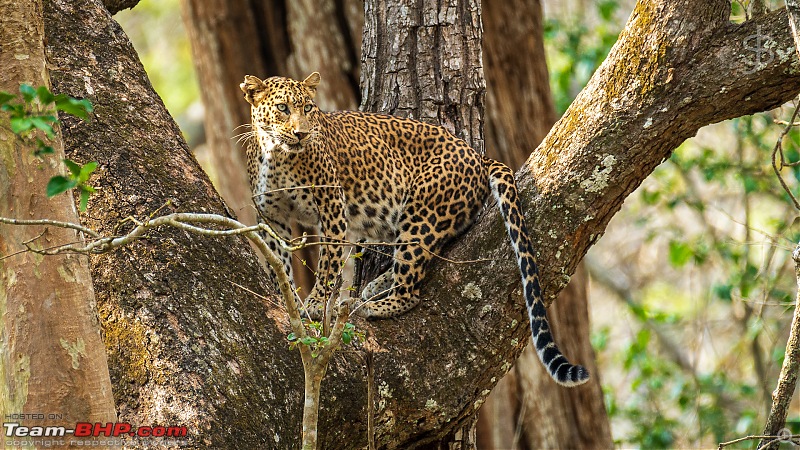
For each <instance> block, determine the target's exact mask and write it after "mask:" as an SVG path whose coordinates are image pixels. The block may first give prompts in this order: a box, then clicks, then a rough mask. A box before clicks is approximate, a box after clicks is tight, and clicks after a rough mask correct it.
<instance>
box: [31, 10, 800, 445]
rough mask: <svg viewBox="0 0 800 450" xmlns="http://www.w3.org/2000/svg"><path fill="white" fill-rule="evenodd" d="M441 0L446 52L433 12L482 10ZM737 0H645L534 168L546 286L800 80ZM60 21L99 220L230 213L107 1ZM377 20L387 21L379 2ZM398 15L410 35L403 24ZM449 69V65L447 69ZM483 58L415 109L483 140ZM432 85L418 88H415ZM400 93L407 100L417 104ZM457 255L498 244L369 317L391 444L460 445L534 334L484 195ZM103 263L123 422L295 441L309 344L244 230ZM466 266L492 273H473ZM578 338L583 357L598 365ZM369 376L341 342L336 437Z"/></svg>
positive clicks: (779, 39)
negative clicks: (294, 330) (391, 316)
mask: <svg viewBox="0 0 800 450" xmlns="http://www.w3.org/2000/svg"><path fill="white" fill-rule="evenodd" d="M366 6H367V8H370V7H371V4H367V5H366ZM442 8H443V9H442V11H441V13H440V14H438V15H436V14H427V15H426V14H421V13H419V14H418V13H416V12H415V11H419V10H414V9H409V10H407V11H409V13H411V15H414V16H422V17H423V18H424V19H425V22H424V23H425V25H426V26H421V27H416V28H414V30H415V33H413V36H414V37H413V38H412V37H411V36H409V39H408V40H406V41H403V43H404V44H406V45H410V44H412V43H414V42H420V43H422V42H425V43H428V41H427V40H424V39H422V38H426V37H428V36H429V35H431V34H433V36H434V41H433V42H434V43H436V44H439V45H438V47H436V46H433V45H429V46H427V47H424V48H421V49H420V52H422V51H423V50H426V49H427V51H428V53H430V49H434V48H435V49H436V51H435V53H449V51H448V50H447V49H452V48H453V46H454V45H456V43H451V42H445V39H444V38H445V37H446V36H444V33H442V34H440V35H438V36H439V41H436V36H437V34H436V30H437V28H438V27H436V26H430V27H429V26H427V24H430V23H438V22H441V23H450V22H449V21H450V19H451V17H453V16H457V15H458V14H461V15H462V16H463V15H466V14H470V15H473V16H474V15H475V14H476V11H477V8H476V6H475V5H474V4H467V5H460V6H458V7H450V5H449V4H447V5H443V6H442ZM728 9H729V4H728V2H723V1H713V2H702V3H700V2H691V1H688V0H684V1H677V2H675V1H673V2H659V1H653V2H644V1H643V2H640V3H639V4H638V5H637V7H636V9H635V11H634V13H633V15H632V17H631V20H630V21H629V24H628V26H627V28H626V30H625V31H624V32H623V33H622V35H621V37H620V41H619V42H618V43H617V45H616V46H615V48H614V49H612V52H611V54H610V56H609V59H608V60H607V61H606V62H605V63H604V64H603V66H601V68H600V69H599V70H598V72H597V73H596V74H595V76H594V78H593V79H592V80H591V81H590V83H589V86H588V87H587V88H586V90H585V91H584V92H583V93H582V94H581V95H579V96H578V98H577V99H576V102H575V104H574V105H573V106H572V107H571V109H570V110H569V111H568V112H567V113H566V115H565V117H564V118H562V119H561V120H560V121H559V122H558V123H557V124H556V125H555V127H554V129H553V130H552V131H551V133H550V134H549V135H548V137H547V138H546V139H545V140H544V142H543V144H542V145H541V146H540V147H539V148H538V149H537V150H536V151H535V152H534V154H533V155H532V157H531V159H530V160H529V162H528V163H527V164H526V165H525V167H524V168H523V170H522V172H521V173H520V176H519V182H520V185H521V187H522V189H521V196H522V200H523V203H524V209H526V210H527V211H529V212H532V211H537V213H538V219H537V221H536V222H535V224H534V223H533V222H531V223H532V224H533V225H534V226H533V227H532V228H533V229H534V232H535V233H536V236H537V241H538V242H539V261H540V262H542V280H543V282H544V287H545V289H546V291H547V292H548V295H549V296H550V299H552V296H553V295H555V294H557V293H558V292H559V291H560V290H561V288H562V286H563V285H565V284H566V282H567V279H568V278H569V275H570V274H571V273H572V272H573V270H574V268H575V266H576V264H577V262H578V261H579V260H580V259H581V258H582V256H583V254H584V253H585V251H586V250H587V249H588V247H589V246H590V245H591V244H592V243H593V242H594V241H595V240H596V239H597V238H598V237H599V236H600V235H601V234H602V232H603V230H604V229H605V226H606V225H607V223H608V220H609V219H610V218H611V216H613V214H614V213H615V212H616V211H617V210H618V209H619V207H620V205H621V204H622V201H623V200H624V198H625V196H627V195H628V194H629V193H630V192H632V190H633V189H635V187H636V186H638V185H639V183H641V181H642V180H643V179H644V178H645V177H646V176H647V175H648V174H649V173H650V172H651V171H652V170H653V168H654V167H655V166H656V165H657V164H658V163H659V162H660V161H661V160H663V159H664V158H665V157H667V156H668V155H669V153H670V152H671V151H672V149H673V148H675V147H676V146H677V145H678V144H680V143H681V142H682V141H683V140H684V139H686V138H687V137H689V136H691V135H693V134H694V133H695V132H696V131H697V129H698V128H700V127H701V126H704V125H706V124H708V123H713V122H717V121H720V120H724V119H727V118H730V117H736V116H740V115H743V114H750V113H753V112H756V111H762V110H765V109H769V108H771V107H773V106H775V105H777V104H780V103H781V102H783V101H787V100H788V99H790V98H792V97H793V96H794V95H795V94H796V93H797V92H798V90H800V67H799V65H798V64H797V63H796V61H795V58H794V53H792V52H791V51H789V52H787V53H785V54H784V52H783V51H781V52H780V53H779V52H778V51H777V50H781V49H789V48H793V43H792V42H791V38H790V33H789V32H788V30H789V25H788V21H787V20H786V18H785V14H779V15H778V14H775V13H771V14H767V15H765V16H763V17H759V18H758V19H757V20H755V21H753V22H747V23H745V24H742V25H730V24H729V23H728V20H727V19H728ZM45 19H46V24H47V27H46V34H47V42H48V46H49V47H48V60H49V62H50V64H52V66H53V67H57V68H59V71H58V72H57V73H54V74H53V75H52V76H53V85H54V88H55V89H57V90H59V91H60V92H65V93H69V94H71V95H73V96H78V97H88V98H90V99H91V100H92V101H93V103H95V104H96V114H95V118H94V120H93V121H92V122H91V123H88V124H86V123H82V122H76V121H74V120H69V121H65V127H64V140H65V147H66V148H68V149H69V154H71V155H72V156H73V157H74V159H79V160H81V161H83V160H89V159H94V160H97V161H100V163H101V165H102V166H101V169H100V172H101V173H100V177H99V179H98V180H97V181H96V182H95V184H97V185H99V186H102V187H103V189H102V192H101V193H100V194H99V195H97V197H96V198H94V199H93V200H92V201H91V202H90V212H89V213H88V214H86V215H85V216H84V220H85V222H86V223H87V224H88V225H90V226H92V227H96V228H99V229H101V230H109V231H110V230H111V229H112V228H113V227H114V226H115V225H116V222H117V220H119V219H122V218H124V217H126V216H128V215H134V214H135V215H138V216H140V217H141V216H144V215H147V214H150V213H152V212H153V211H155V210H156V208H159V207H161V206H163V205H164V203H165V201H166V200H167V199H173V201H172V203H171V205H172V206H170V207H168V208H170V209H173V210H174V209H181V210H185V211H190V210H191V211H205V212H212V211H213V212H221V211H223V210H224V209H223V205H222V202H221V201H220V199H219V198H218V197H217V196H216V194H215V192H214V190H213V188H212V187H211V185H210V183H209V182H208V180H207V178H206V177H205V175H204V174H203V173H202V172H201V171H200V170H199V168H198V166H197V164H196V163H195V161H194V160H193V158H192V156H191V155H190V153H189V151H188V150H187V149H186V146H185V143H184V142H183V141H182V140H181V138H180V134H179V132H178V130H177V127H176V126H175V125H174V123H173V122H172V121H171V120H170V119H169V117H168V114H167V113H166V110H165V109H164V108H163V105H162V104H161V102H160V101H159V100H158V97H157V96H156V95H155V93H153V92H152V90H151V88H150V86H149V83H148V82H147V80H146V76H145V74H144V71H143V70H142V68H141V65H140V64H139V63H138V61H136V58H135V56H134V51H133V49H132V47H131V46H130V44H129V43H128V42H127V40H126V39H125V38H124V35H123V34H122V32H121V30H120V29H119V27H118V26H117V25H116V24H115V23H114V22H113V21H112V20H111V19H110V17H109V16H108V14H107V12H106V11H105V9H104V8H103V6H102V5H101V4H100V3H99V2H98V1H96V0H50V1H48V2H47V4H46V11H45ZM410 19H412V18H408V17H407V18H406V19H404V20H406V21H409V20H410ZM367 23H368V25H367V27H368V28H369V27H374V26H380V27H385V26H386V23H382V22H381V20H378V19H376V20H375V21H373V22H370V21H369V20H368V21H367ZM478 24H479V22H476V21H473V22H472V27H465V28H464V35H463V36H464V38H463V39H464V40H465V41H466V44H465V43H463V42H462V44H463V45H479V34H480V32H479V31H476V30H479V25H478ZM450 26H457V25H450ZM757 27H760V28H757ZM397 28H398V31H397V33H396V34H398V35H399V34H401V31H402V29H403V28H402V27H399V26H398V27H397ZM757 30H760V31H761V33H763V34H765V35H767V36H769V37H770V39H771V40H772V41H773V43H774V47H770V48H772V49H776V50H773V51H775V58H774V59H773V60H772V61H771V62H770V63H768V64H764V65H763V66H758V67H754V66H753V64H751V61H752V55H749V54H747V50H745V49H744V48H743V47H742V46H741V45H740V43H741V42H742V40H743V39H744V38H745V37H747V36H749V35H752V34H754V33H755V32H756V31H757ZM476 35H477V36H478V41H477V42H476V41H475V39H476ZM412 47H414V48H416V46H412ZM420 47H421V46H420ZM461 48H462V51H463V52H464V53H470V52H468V51H467V49H464V48H463V47H461ZM786 55H789V56H786ZM376 56H377V55H375V54H372V55H364V58H366V59H370V58H373V59H375V57H376ZM478 61H479V60H478ZM630 61H637V62H638V65H635V66H631V65H630ZM395 63H396V62H395V61H394V60H391V59H390V60H384V59H380V60H376V61H373V65H377V66H379V68H380V70H375V71H373V72H371V73H370V74H369V75H368V76H366V77H365V80H377V79H378V76H377V74H382V76H380V80H382V81H380V82H378V81H370V82H368V83H367V87H368V89H370V90H375V89H376V88H377V87H378V84H380V83H389V84H387V86H398V87H399V86H400V84H398V83H397V80H398V79H399V78H401V77H405V76H411V75H412V72H409V71H402V70H399V71H392V70H383V69H387V68H388V67H389V66H390V65H393V64H395ZM366 69H367V68H366V67H365V71H366ZM451 70H452V68H449V66H448V65H447V64H444V63H443V64H442V65H440V66H439V69H438V72H437V73H438V74H439V75H440V76H437V77H436V78H435V79H436V80H437V81H436V82H437V83H442V82H443V80H445V79H447V78H446V76H447V73H448V72H449V71H451ZM471 74H472V76H470V77H469V78H468V77H463V78H461V79H460V80H457V79H455V77H454V78H452V79H451V81H452V82H453V83H457V82H462V83H468V84H469V85H470V86H471V88H472V89H471V90H467V91H465V92H466V94H465V95H464V97H463V98H459V96H460V91H459V90H457V89H456V90H453V89H450V88H449V87H450V86H451V84H450V83H449V82H448V84H447V86H448V89H447V90H446V92H447V93H448V95H447V97H446V98H435V97H429V96H424V97H423V96H420V99H421V103H422V104H423V105H427V106H426V107H423V108H421V110H422V111H423V112H425V114H421V115H420V116H419V117H422V118H425V117H430V116H431V115H430V114H429V113H430V112H431V111H430V110H431V109H432V108H434V109H436V110H438V108H439V107H440V106H441V105H444V106H442V107H443V108H444V110H445V111H444V112H448V114H443V117H445V119H446V120H444V121H445V122H446V123H447V122H454V121H455V120H461V123H460V124H458V126H453V124H452V123H451V125H450V126H451V129H462V128H463V129H464V130H467V131H468V133H467V134H466V136H467V137H468V138H469V141H470V142H472V143H473V144H475V142H476V140H477V141H480V139H475V137H476V136H478V137H479V135H476V134H474V133H475V132H477V131H478V130H479V129H480V128H479V126H478V125H479V120H478V119H477V116H468V117H461V116H459V115H458V114H452V115H451V114H449V112H450V111H452V110H453V106H452V105H451V100H450V99H455V100H454V101H452V103H458V104H463V105H466V106H468V108H467V109H469V110H472V108H474V107H475V105H478V104H479V103H480V102H481V101H482V98H481V95H482V92H483V90H482V86H481V85H479V84H476V83H475V80H476V79H477V78H475V77H474V72H471ZM478 78H479V77H478ZM409 85H413V84H409ZM723 88H724V89H723ZM377 91H379V92H380V91H382V90H380V89H377ZM431 91H435V90H434V89H432V88H431V86H422V90H421V91H419V92H425V93H428V92H431ZM368 92H370V91H368ZM365 97H368V96H365ZM430 98H435V101H429V99H430ZM445 100H447V102H445ZM387 106H392V105H391V104H390V105H387ZM396 106H397V107H396V108H394V110H395V112H399V113H402V111H403V109H404V108H405V110H407V111H408V110H410V108H408V107H407V105H405V104H397V105H396ZM458 110H460V111H464V110H463V109H458ZM433 117H436V114H433ZM478 147H479V148H480V146H478ZM534 179H535V181H534ZM122 226H125V225H124V224H123V225H122ZM446 256H448V257H449V258H450V259H453V260H474V259H476V258H486V259H488V260H489V261H488V262H480V263H473V264H452V263H444V262H438V263H435V264H434V266H435V267H433V270H432V273H431V276H430V277H429V278H428V279H427V281H426V282H425V284H424V286H423V288H422V293H421V295H422V297H423V299H424V300H423V302H422V304H421V305H420V306H419V307H417V308H416V309H415V310H413V311H411V312H410V313H408V314H406V315H404V316H402V317H399V318H397V319H395V320H391V321H379V322H365V321H360V320H356V321H355V323H356V326H357V327H358V328H359V329H361V330H364V331H365V332H367V333H368V334H369V336H370V341H371V342H372V344H373V345H374V348H375V357H374V360H375V364H374V372H375V376H374V381H375V384H374V386H375V395H376V397H377V398H376V412H377V416H376V427H377V429H376V431H377V439H376V441H377V444H378V447H380V448H414V447H418V448H424V447H423V446H426V445H431V446H432V445H436V444H437V443H446V442H453V439H449V438H448V436H449V435H452V434H456V433H458V431H457V430H463V429H465V428H466V426H467V425H468V424H469V423H470V422H471V421H472V420H474V415H475V411H476V410H477V409H478V408H479V407H480V405H481V403H482V402H483V401H484V399H485V397H486V395H487V394H488V392H489V390H490V389H491V388H492V387H493V385H494V384H495V383H496V381H497V380H498V379H499V378H500V377H501V376H502V375H503V374H504V373H505V372H507V370H508V369H509V368H510V366H511V365H512V363H513V362H514V360H515V358H516V357H517V356H518V355H519V354H520V352H521V350H522V348H523V347H524V342H527V339H528V336H529V333H530V332H529V329H528V326H527V320H526V315H525V312H524V306H523V305H522V303H521V302H520V301H519V290H520V288H519V279H518V277H519V274H518V269H517V267H516V264H515V262H514V259H513V257H511V253H510V248H509V246H508V244H507V238H506V235H505V230H504V229H503V226H502V224H501V221H500V219H499V216H498V215H497V211H496V209H495V208H494V207H489V208H487V210H486V212H485V214H484V215H483V216H482V218H481V219H480V220H479V221H478V223H476V225H475V226H474V227H473V228H472V229H471V230H470V231H469V232H467V233H466V234H465V235H464V236H463V237H462V238H461V239H460V240H459V241H458V242H456V243H454V244H453V245H452V246H451V248H450V250H449V251H448V252H447V253H446ZM92 271H93V272H92V273H93V276H94V282H95V289H96V292H97V295H98V303H99V305H100V311H101V313H100V316H101V322H102V324H103V329H104V332H105V342H106V346H107V348H109V351H110V352H111V353H110V354H111V357H110V359H109V365H110V368H111V372H112V381H113V385H114V387H115V388H116V392H115V397H116V399H117V404H118V406H119V409H120V413H121V416H122V418H123V420H130V421H133V422H134V423H140V424H143V425H152V424H153V423H156V422H157V423H160V424H164V423H170V424H175V425H180V424H185V425H186V426H187V427H189V436H188V440H189V441H190V442H189V443H188V446H191V447H214V448H232V447H241V448H276V449H284V448H297V446H298V444H299V439H298V437H299V435H300V415H301V411H302V379H303V376H302V370H301V368H300V358H299V356H298V355H297V354H296V353H294V352H290V351H289V350H288V349H287V346H286V344H285V336H286V333H287V332H288V331H287V327H286V324H285V320H286V319H285V312H283V311H282V310H281V308H280V307H279V306H275V305H273V304H271V303H270V302H269V301H270V300H274V299H275V298H276V297H275V295H274V293H273V292H272V288H270V287H268V286H266V283H265V282H264V281H263V280H264V279H266V277H265V276H264V274H263V272H262V271H261V269H260V266H259V264H258V262H257V261H256V258H255V257H254V256H253V255H252V253H251V252H250V250H249V246H248V245H247V244H246V243H244V242H242V241H241V240H239V239H232V238H231V239H226V240H222V241H220V240H211V239H206V238H200V237H196V236H187V235H185V234H184V233H180V232H174V231H172V232H159V233H153V234H152V235H150V236H149V237H148V238H147V239H142V240H141V241H139V242H138V243H137V244H135V245H133V246H132V247H130V248H129V249H127V250H125V251H119V252H116V253H114V254H110V255H104V256H98V257H95V258H93V259H92ZM487 273H488V274H491V276H487ZM470 282H471V283H474V285H473V286H474V287H477V288H478V289H477V290H476V289H469V290H465V289H464V288H465V286H467V285H468V284H469V283H470ZM239 286H245V287H247V289H249V291H252V292H257V293H265V294H266V296H267V299H266V300H264V299H262V298H259V297H257V296H256V295H253V294H252V292H248V291H246V290H243V289H241V288H240V287H239ZM467 296H469V298H467ZM565 350H566V351H567V355H568V356H572V357H573V359H574V360H575V362H578V363H585V362H588V361H586V360H582V359H579V358H580V356H579V355H570V354H569V352H570V351H571V349H565ZM366 385H367V383H366V382H365V377H364V375H363V367H362V366H361V364H360V362H359V359H358V357H357V356H356V355H354V354H352V353H342V354H341V355H340V356H339V357H337V358H334V361H333V364H332V366H331V368H330V369H329V371H328V374H327V377H326V379H325V380H324V381H323V383H322V390H323V400H322V408H321V410H320V414H321V428H320V444H321V445H320V446H321V447H322V448H331V449H336V448H344V449H351V448H359V447H363V446H365V445H366V442H367V439H366V423H367V419H366V408H365V405H366V390H367V388H366ZM553 389H555V387H553ZM462 434H464V435H465V437H466V438H469V437H470V436H469V433H462Z"/></svg>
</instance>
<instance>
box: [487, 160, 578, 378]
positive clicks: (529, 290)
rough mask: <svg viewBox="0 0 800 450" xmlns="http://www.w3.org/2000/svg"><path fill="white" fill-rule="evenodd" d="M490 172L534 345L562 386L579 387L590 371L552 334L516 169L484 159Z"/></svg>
mask: <svg viewBox="0 0 800 450" xmlns="http://www.w3.org/2000/svg"><path fill="white" fill-rule="evenodd" d="M484 164H486V167H487V169H488V171H489V185H490V186H491V188H492V194H493V195H494V197H495V199H497V203H498V205H499V206H500V212H501V213H502V215H503V219H504V222H505V224H506V231H508V236H509V237H510V238H511V246H512V247H514V253H515V254H516V256H517V264H518V265H519V271H520V274H521V275H522V289H523V292H524V293H525V305H526V306H527V309H528V318H529V319H530V322H531V332H532V334H533V345H534V346H535V347H536V353H537V354H538V355H539V359H540V360H541V361H542V364H544V366H545V368H547V371H548V372H549V373H550V376H551V377H553V380H555V381H556V383H558V384H560V385H562V386H577V385H579V384H583V383H585V382H586V381H588V380H589V371H588V370H586V368H584V367H583V366H579V365H573V364H570V362H569V361H567V358H566V357H565V356H564V355H563V354H562V353H561V350H559V349H558V347H557V346H556V343H555V342H554V341H553V335H552V333H550V325H549V323H548V322H547V313H546V309H545V306H544V302H543V301H542V290H541V286H540V285H539V269H538V268H537V266H536V256H535V253H534V249H533V245H532V244H531V239H530V237H529V235H528V231H527V229H526V227H525V219H524V217H523V216H522V210H521V208H520V203H519V195H518V193H517V186H516V183H515V182H514V172H513V171H512V170H511V169H510V168H509V167H508V166H506V165H505V164H503V163H501V162H498V161H495V160H492V159H489V158H484Z"/></svg>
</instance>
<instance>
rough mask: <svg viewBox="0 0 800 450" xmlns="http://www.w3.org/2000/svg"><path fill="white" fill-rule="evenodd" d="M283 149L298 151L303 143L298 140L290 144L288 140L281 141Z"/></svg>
mask: <svg viewBox="0 0 800 450" xmlns="http://www.w3.org/2000/svg"><path fill="white" fill-rule="evenodd" d="M283 150H284V151H285V152H287V153H300V152H302V151H303V150H304V149H303V143H302V142H300V141H298V142H295V143H294V144H290V143H288V142H284V143H283Z"/></svg>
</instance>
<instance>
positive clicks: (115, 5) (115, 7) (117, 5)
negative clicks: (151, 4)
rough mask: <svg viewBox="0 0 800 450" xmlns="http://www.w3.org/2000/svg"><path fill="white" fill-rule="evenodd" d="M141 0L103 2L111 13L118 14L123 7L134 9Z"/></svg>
mask: <svg viewBox="0 0 800 450" xmlns="http://www.w3.org/2000/svg"><path fill="white" fill-rule="evenodd" d="M139 1H140V0H103V4H104V5H105V6H106V9H108V12H110V13H111V14H116V13H118V12H120V11H122V10H123V9H132V8H133V7H134V6H136V5H138V4H139Z"/></svg>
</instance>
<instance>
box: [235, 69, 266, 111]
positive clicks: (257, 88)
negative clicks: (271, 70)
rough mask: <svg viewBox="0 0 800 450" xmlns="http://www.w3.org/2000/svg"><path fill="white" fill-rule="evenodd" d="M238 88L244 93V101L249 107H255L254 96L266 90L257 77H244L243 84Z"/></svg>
mask: <svg viewBox="0 0 800 450" xmlns="http://www.w3.org/2000/svg"><path fill="white" fill-rule="evenodd" d="M239 88H241V89H242V92H244V98H245V100H247V101H248V102H250V104H251V105H255V104H256V103H257V102H256V96H257V95H258V94H259V93H260V92H262V91H263V90H264V89H265V88H266V85H265V84H264V82H263V81H261V80H260V79H259V78H257V77H254V76H252V75H245V76H244V83H242V84H240V85H239Z"/></svg>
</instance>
